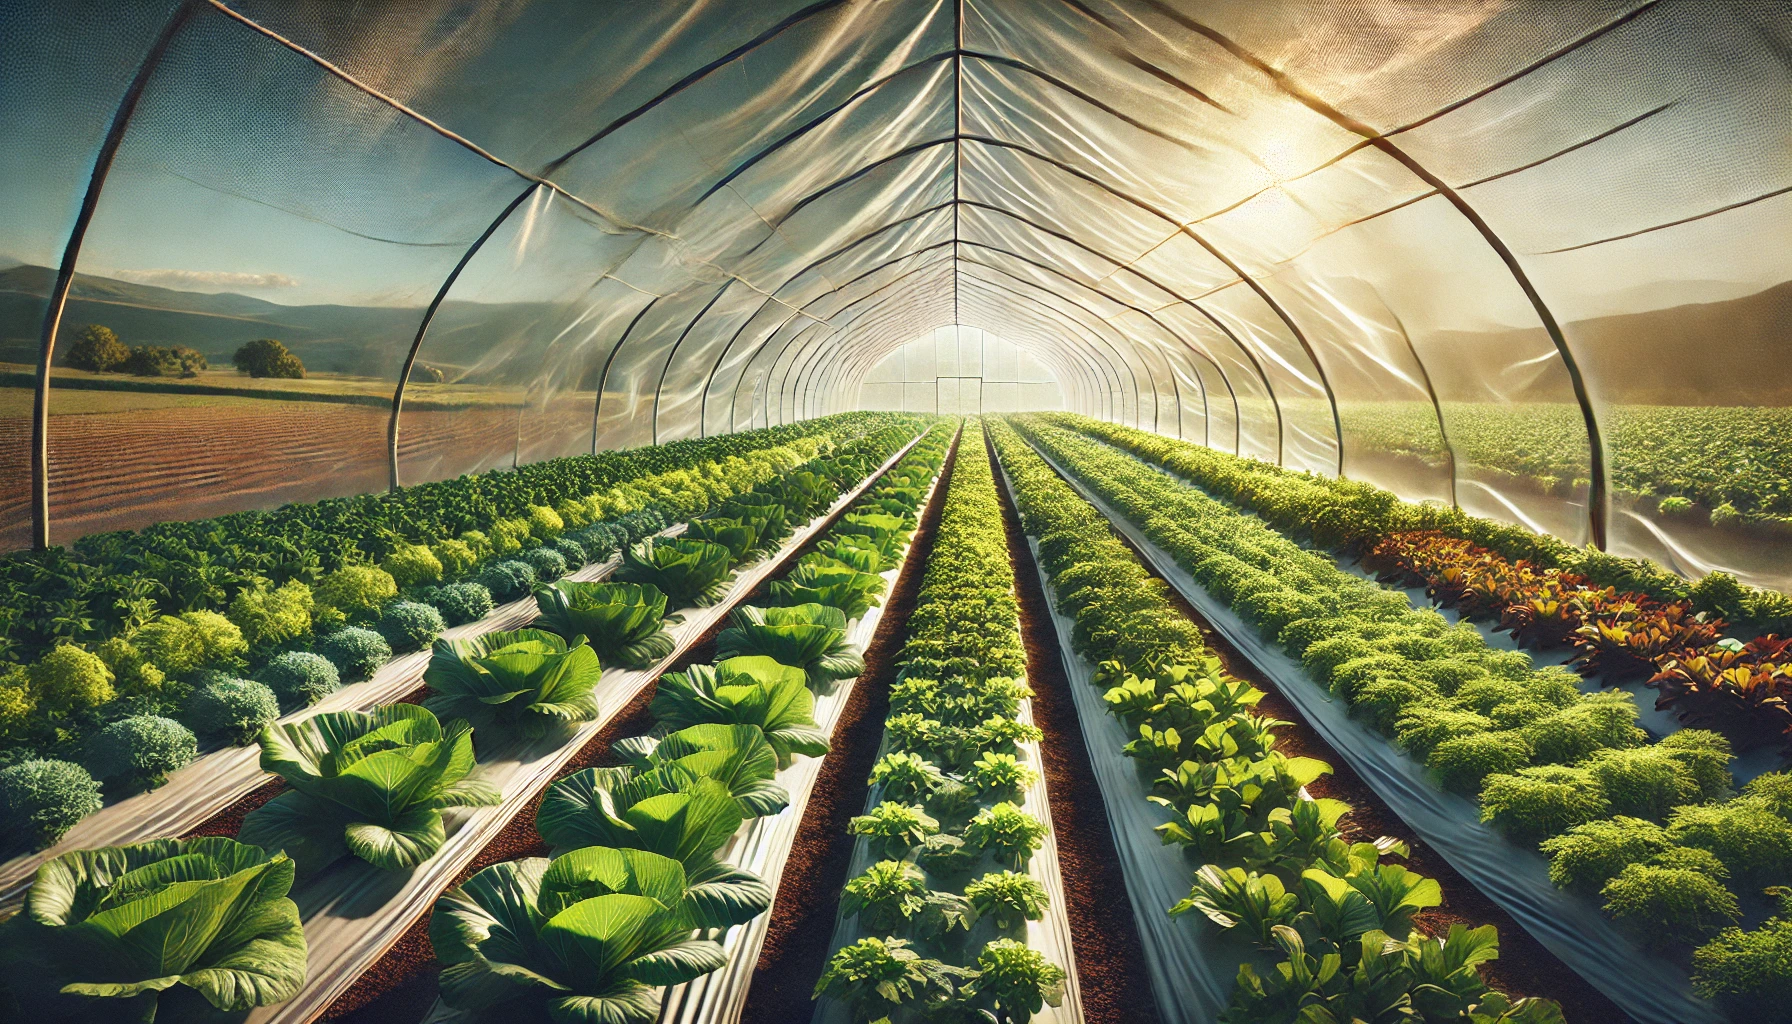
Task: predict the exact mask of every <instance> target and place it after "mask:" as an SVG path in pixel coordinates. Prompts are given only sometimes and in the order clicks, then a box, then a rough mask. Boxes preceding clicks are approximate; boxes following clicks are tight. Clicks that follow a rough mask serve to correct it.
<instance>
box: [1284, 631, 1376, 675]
mask: <svg viewBox="0 0 1792 1024" xmlns="http://www.w3.org/2000/svg"><path fill="white" fill-rule="evenodd" d="M1375 653H1377V652H1376V650H1375V648H1374V647H1373V646H1372V645H1371V644H1370V643H1369V641H1367V640H1364V639H1363V638H1361V637H1358V636H1351V635H1348V634H1345V635H1340V636H1332V637H1328V638H1326V639H1324V640H1320V641H1318V642H1316V643H1314V644H1313V645H1312V646H1310V647H1308V648H1307V650H1306V653H1304V654H1302V655H1301V656H1300V663H1301V664H1302V665H1304V666H1306V669H1307V671H1309V672H1311V673H1313V675H1314V676H1315V677H1317V678H1319V679H1329V678H1330V677H1331V674H1332V670H1333V669H1335V668H1337V667H1338V666H1339V665H1342V664H1344V663H1345V662H1347V661H1352V660H1355V659H1357V658H1367V657H1369V656H1371V655H1373V654H1375Z"/></svg>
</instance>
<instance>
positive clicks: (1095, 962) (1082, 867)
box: [989, 451, 1177, 1024]
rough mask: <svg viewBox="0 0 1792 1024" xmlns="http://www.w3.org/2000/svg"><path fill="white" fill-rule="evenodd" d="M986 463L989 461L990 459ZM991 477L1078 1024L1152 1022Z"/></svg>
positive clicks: (1090, 775)
mask: <svg viewBox="0 0 1792 1024" xmlns="http://www.w3.org/2000/svg"><path fill="white" fill-rule="evenodd" d="M989 457H990V458H991V459H992V461H993V459H994V452H993V451H991V452H990V453H989ZM995 476H996V490H997V492H998V493H999V494H1000V496H1001V500H1002V518H1003V521H1004V523H1005V525H1006V526H1007V529H1008V557H1009V559H1010V561H1012V562H1013V564H1014V582H1015V591H1016V595H1017V596H1018V597H1019V599H1020V627H1021V639H1022V641H1023V642H1024V643H1025V645H1026V649H1027V681H1028V683H1029V684H1031V685H1032V687H1033V721H1034V723H1035V724H1037V725H1038V726H1039V728H1040V729H1041V730H1042V731H1044V733H1045V742H1043V743H1042V744H1040V756H1041V760H1042V761H1043V762H1044V764H1043V766H1042V767H1043V768H1044V771H1045V784H1046V790H1047V792H1048V793H1049V794H1050V800H1051V810H1052V832H1053V835H1054V837H1055V838H1056V840H1057V843H1058V862H1059V869H1060V872H1061V873H1062V875H1063V880H1064V897H1065V903H1066V906H1065V909H1066V910H1067V911H1068V912H1069V914H1070V931H1071V935H1072V937H1073V938H1072V943H1073V945H1074V948H1075V953H1076V974H1077V985H1078V987H1079V989H1080V990H1081V992H1082V1000H1083V1017H1084V1019H1085V1020H1087V1021H1088V1024H1131V1022H1141V1024H1142V1022H1146V1021H1161V1020H1162V1018H1161V1017H1160V1016H1159V1014H1158V1010H1157V1003H1156V1000H1155V999H1154V997H1153V996H1152V993H1151V984H1150V981H1149V980H1148V979H1147V978H1146V976H1145V972H1144V971H1143V970H1141V969H1140V967H1139V965H1141V964H1143V963H1144V962H1145V958H1144V948H1143V946H1142V945H1141V944H1140V940H1139V929H1138V924H1137V922H1136V921H1135V920H1134V918H1133V913H1132V904H1131V902H1129V900H1128V899H1127V895H1126V878H1125V875H1124V874H1123V873H1122V872H1121V870H1120V858H1119V855H1118V854H1117V853H1115V851H1114V840H1113V834H1112V832H1111V830H1110V826H1109V824H1108V812H1107V805H1106V804H1105V803H1104V802H1103V800H1102V796H1101V786H1100V785H1099V784H1098V783H1097V782H1096V781H1095V770H1094V768H1093V767H1092V766H1091V765H1090V763H1089V751H1088V747H1087V746H1086V745H1085V743H1084V741H1083V730H1082V726H1081V725H1079V724H1078V722H1077V715H1076V705H1075V704H1074V703H1073V702H1072V698H1071V695H1070V686H1071V682H1070V678H1069V677H1068V676H1067V675H1066V674H1065V672H1064V663H1063V660H1062V655H1061V653H1060V650H1061V649H1060V648H1059V646H1058V632H1057V629H1056V627H1055V626H1053V624H1052V618H1051V606H1050V605H1049V604H1047V602H1046V596H1045V588H1044V587H1042V586H1041V585H1040V583H1039V573H1038V570H1037V569H1035V568H1034V562H1033V552H1032V551H1031V550H1030V549H1029V548H1028V547H1027V537H1026V534H1025V533H1024V532H1023V531H1022V530H1021V525H1020V516H1019V514H1018V513H1017V512H1016V510H1015V507H1014V496H1013V495H1011V494H1009V493H1008V486H1007V483H1006V481H1005V480H1003V478H1002V473H1001V470H1000V468H997V469H996V471H995ZM1141 799H1143V797H1142V796H1141ZM1164 1024H1177V1022H1164Z"/></svg>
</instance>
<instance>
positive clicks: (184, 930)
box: [0, 837, 305, 1022]
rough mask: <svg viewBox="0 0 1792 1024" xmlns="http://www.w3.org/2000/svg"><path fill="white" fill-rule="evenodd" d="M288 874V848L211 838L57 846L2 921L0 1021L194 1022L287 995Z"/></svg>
mask: <svg viewBox="0 0 1792 1024" xmlns="http://www.w3.org/2000/svg"><path fill="white" fill-rule="evenodd" d="M292 883H293V862H292V860H291V859H290V858H289V857H287V856H285V855H284V854H279V853H275V854H269V853H268V852H267V851H265V850H262V849H260V848H259V847H255V846H249V845H246V844H244V843H239V842H237V841H235V840H233V839H224V838H220V837H206V838H202V839H192V840H187V841H184V842H183V841H181V840H177V839H158V840H154V841H152V842H148V843H139V844H137V845H134V846H115V847H109V848H107V849H102V850H79V851H76V852H74V853H67V854H63V855H62V856H60V857H57V858H56V859H54V860H51V861H49V862H48V863H46V864H44V865H43V866H42V867H40V868H38V870H37V878H36V880H35V882H33V884H32V886H31V891H30V893H29V895H28V896H27V897H26V900H25V909H24V911H23V912H21V913H19V914H18V915H16V916H14V917H13V918H12V919H10V920H8V921H7V922H6V923H5V924H4V925H0V951H3V952H0V955H3V956H4V957H5V962H6V965H7V974H8V979H7V984H8V987H9V989H10V991H11V995H12V996H13V999H14V1000H15V1001H16V1003H17V1005H16V1006H15V1007H13V1009H14V1010H15V1011H16V1012H17V1013H18V1016H17V1017H16V1018H9V1019H18V1020H31V1019H35V1020H59V1019H63V1018H65V1017H67V1016H71V1015H79V1014H85V1015H86V1016H88V1017H92V1018H97V1019H101V1020H138V1021H154V1020H158V1019H159V1020H162V1021H164V1022H166V1021H181V1020H198V1019H210V1018H211V1016H212V1012H213V1011H214V1010H216V1011H226V1012H241V1011H246V1010H249V1009H251V1008H252V1007H257V1006H271V1005H273V1004H275V1003H279V1002H282V1001H284V1000H286V999H290V998H292V996H293V995H294V994H295V993H297V992H298V990H299V987H300V986H301V985H303V984H304V981H305V931H304V929H303V928H302V927H301V926H300V923H299V908H298V906H297V905H296V904H294V903H293V901H292V900H290V899H288V898H287V896H286V894H287V892H288V891H289V890H291V889H292ZM0 1008H4V999H0Z"/></svg>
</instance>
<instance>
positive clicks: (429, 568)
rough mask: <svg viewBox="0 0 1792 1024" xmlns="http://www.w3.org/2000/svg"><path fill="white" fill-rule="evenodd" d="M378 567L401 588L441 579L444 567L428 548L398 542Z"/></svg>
mask: <svg viewBox="0 0 1792 1024" xmlns="http://www.w3.org/2000/svg"><path fill="white" fill-rule="evenodd" d="M380 568H381V569H384V570H386V573H387V574H388V575H390V576H391V577H392V581H393V582H394V583H397V584H398V586H399V587H400V588H401V589H408V588H410V587H419V586H422V585H423V584H425V583H434V582H435V581H437V580H439V579H441V578H442V572H443V570H444V568H445V567H444V566H443V565H442V560H441V559H440V558H437V557H436V553H435V552H434V551H431V550H430V549H429V548H426V547H424V546H423V545H421V544H400V545H398V546H397V547H396V548H393V549H392V553H391V554H389V555H387V556H386V558H385V560H384V561H382V562H380Z"/></svg>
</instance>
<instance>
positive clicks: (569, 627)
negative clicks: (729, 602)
mask: <svg viewBox="0 0 1792 1024" xmlns="http://www.w3.org/2000/svg"><path fill="white" fill-rule="evenodd" d="M535 604H536V606H537V607H539V608H540V609H541V617H540V618H539V619H537V620H536V624H537V625H539V626H541V627H542V628H544V629H548V630H552V631H553V632H555V633H558V634H560V635H561V636H563V637H566V638H567V639H568V640H570V639H572V638H573V637H577V636H582V637H584V638H585V642H586V643H588V644H590V645H591V649H592V650H594V651H596V652H597V656H598V659H599V660H600V661H602V662H603V663H604V664H606V665H621V666H623V667H624V668H646V667H647V666H649V665H652V664H653V663H655V662H657V661H659V660H660V659H661V658H665V657H667V656H669V655H670V654H671V653H672V647H673V643H672V637H671V635H670V634H668V633H667V632H666V627H667V626H669V625H676V624H677V623H678V622H680V621H682V620H681V619H680V617H679V616H677V615H673V616H670V617H668V616H667V615H666V595H665V594H663V593H661V592H660V589H659V588H658V587H656V586H653V585H652V584H643V583H574V582H571V581H568V580H561V581H560V582H558V583H556V584H554V585H553V586H551V587H540V588H537V589H536V591H535Z"/></svg>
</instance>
